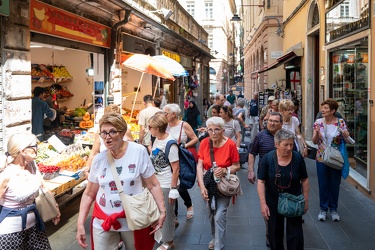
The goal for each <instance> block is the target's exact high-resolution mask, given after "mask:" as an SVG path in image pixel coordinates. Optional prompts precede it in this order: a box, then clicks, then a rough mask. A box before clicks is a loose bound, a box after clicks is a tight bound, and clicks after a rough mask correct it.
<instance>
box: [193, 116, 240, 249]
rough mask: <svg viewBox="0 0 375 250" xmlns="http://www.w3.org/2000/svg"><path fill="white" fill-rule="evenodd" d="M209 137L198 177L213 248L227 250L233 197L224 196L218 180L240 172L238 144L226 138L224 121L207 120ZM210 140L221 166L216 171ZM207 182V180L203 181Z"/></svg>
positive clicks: (201, 149)
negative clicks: (229, 208)
mask: <svg viewBox="0 0 375 250" xmlns="http://www.w3.org/2000/svg"><path fill="white" fill-rule="evenodd" d="M206 125H207V132H208V134H209V137H208V138H205V139H203V140H202V141H201V144H200V147H199V152H198V157H199V160H198V165H197V176H198V183H199V187H200V189H201V195H202V196H203V199H205V200H206V201H207V203H208V206H207V207H208V214H209V219H210V222H211V234H212V240H211V242H210V243H209V245H208V248H209V249H224V242H225V231H226V220H227V210H228V206H229V202H230V198H231V197H227V196H223V195H221V194H220V193H219V192H218V191H217V189H216V182H215V180H214V178H213V175H214V177H215V179H220V178H222V177H224V176H226V175H227V173H228V172H230V173H231V174H234V173H236V172H237V171H238V170H239V169H240V165H239V155H238V150H237V147H236V144H235V143H234V142H233V141H232V140H230V139H229V138H227V137H225V136H224V120H223V119H222V118H220V117H211V118H210V119H208V120H207V121H206ZM210 141H212V144H213V151H214V159H213V162H216V165H217V166H218V167H217V168H216V169H215V170H213V171H212V163H211V158H210ZM203 179H204V180H203Z"/></svg>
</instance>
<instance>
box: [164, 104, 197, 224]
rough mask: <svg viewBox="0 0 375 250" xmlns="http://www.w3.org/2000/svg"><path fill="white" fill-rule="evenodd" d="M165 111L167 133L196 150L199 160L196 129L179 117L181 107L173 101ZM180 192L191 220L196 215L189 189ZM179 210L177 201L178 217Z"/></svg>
mask: <svg viewBox="0 0 375 250" xmlns="http://www.w3.org/2000/svg"><path fill="white" fill-rule="evenodd" d="M163 111H164V114H165V117H167V120H168V127H167V133H168V134H169V135H170V136H172V137H173V139H175V140H176V141H177V143H179V144H181V145H183V147H185V148H187V149H192V151H193V152H194V151H195V155H194V157H197V158H196V160H198V154H197V152H196V149H195V144H196V143H197V142H198V137H197V136H196V135H195V133H194V130H193V129H192V128H191V126H190V125H189V123H187V122H183V121H181V120H179V119H178V118H179V116H180V114H181V109H180V107H179V106H178V105H177V104H175V103H171V104H167V105H165V107H164V109H163ZM178 192H179V193H180V196H181V198H182V199H183V200H184V204H185V206H186V208H187V212H186V218H187V219H188V220H189V219H191V218H193V217H194V208H193V203H192V201H191V197H190V194H189V192H188V190H187V189H181V188H180V187H178ZM177 210H178V205H177V203H176V207H175V215H176V217H177V212H178V211H177ZM177 225H178V222H177Z"/></svg>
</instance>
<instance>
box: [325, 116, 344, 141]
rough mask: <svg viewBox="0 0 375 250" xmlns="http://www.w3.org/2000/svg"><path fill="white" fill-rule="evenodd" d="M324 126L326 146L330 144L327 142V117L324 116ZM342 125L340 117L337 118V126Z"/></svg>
mask: <svg viewBox="0 0 375 250" xmlns="http://www.w3.org/2000/svg"><path fill="white" fill-rule="evenodd" d="M323 127H324V144H325V145H326V146H328V145H327V144H328V143H327V139H328V138H327V124H326V119H325V118H323ZM339 127H340V118H337V128H339Z"/></svg>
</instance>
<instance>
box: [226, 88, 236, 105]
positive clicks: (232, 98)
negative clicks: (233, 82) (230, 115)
mask: <svg viewBox="0 0 375 250" xmlns="http://www.w3.org/2000/svg"><path fill="white" fill-rule="evenodd" d="M227 101H228V102H229V103H230V106H231V107H232V109H233V108H234V103H235V102H236V96H235V95H234V94H233V91H232V90H229V95H227Z"/></svg>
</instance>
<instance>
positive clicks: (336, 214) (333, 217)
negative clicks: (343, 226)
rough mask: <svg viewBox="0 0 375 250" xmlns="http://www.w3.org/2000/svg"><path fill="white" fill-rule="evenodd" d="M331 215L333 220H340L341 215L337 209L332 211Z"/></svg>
mask: <svg viewBox="0 0 375 250" xmlns="http://www.w3.org/2000/svg"><path fill="white" fill-rule="evenodd" d="M331 217H332V220H333V221H340V215H339V214H338V213H337V212H336V211H331Z"/></svg>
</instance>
